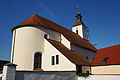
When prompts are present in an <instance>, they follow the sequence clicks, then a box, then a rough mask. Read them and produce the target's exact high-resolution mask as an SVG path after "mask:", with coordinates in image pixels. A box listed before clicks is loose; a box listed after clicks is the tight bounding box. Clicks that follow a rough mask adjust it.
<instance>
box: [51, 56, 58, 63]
mask: <svg viewBox="0 0 120 80" xmlns="http://www.w3.org/2000/svg"><path fill="white" fill-rule="evenodd" d="M51 64H52V65H57V64H59V55H56V56H52V57H51Z"/></svg>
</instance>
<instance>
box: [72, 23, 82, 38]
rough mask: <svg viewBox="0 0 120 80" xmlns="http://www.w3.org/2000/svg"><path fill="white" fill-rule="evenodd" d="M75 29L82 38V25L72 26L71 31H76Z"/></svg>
mask: <svg viewBox="0 0 120 80" xmlns="http://www.w3.org/2000/svg"><path fill="white" fill-rule="evenodd" d="M76 30H78V34H79V35H80V36H81V37H82V38H83V29H82V25H78V26H74V27H72V31H73V32H75V33H76Z"/></svg>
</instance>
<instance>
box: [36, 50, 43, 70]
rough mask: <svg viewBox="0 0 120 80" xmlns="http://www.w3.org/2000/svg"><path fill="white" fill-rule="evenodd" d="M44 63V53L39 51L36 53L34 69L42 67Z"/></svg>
mask: <svg viewBox="0 0 120 80" xmlns="http://www.w3.org/2000/svg"><path fill="white" fill-rule="evenodd" d="M41 64H42V54H41V53H39V52H37V53H35V55H34V69H36V68H41Z"/></svg>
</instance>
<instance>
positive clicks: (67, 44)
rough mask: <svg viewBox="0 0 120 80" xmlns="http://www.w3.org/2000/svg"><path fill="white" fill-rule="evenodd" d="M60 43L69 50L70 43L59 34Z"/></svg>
mask: <svg viewBox="0 0 120 80" xmlns="http://www.w3.org/2000/svg"><path fill="white" fill-rule="evenodd" d="M61 43H62V44H64V45H65V46H66V47H67V48H68V49H70V42H69V41H68V40H67V39H66V38H65V37H64V36H63V35H62V34H61Z"/></svg>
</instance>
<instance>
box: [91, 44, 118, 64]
mask: <svg viewBox="0 0 120 80" xmlns="http://www.w3.org/2000/svg"><path fill="white" fill-rule="evenodd" d="M107 57H108V60H107V61H106V63H105V64H102V61H103V60H104V59H105V58H107ZM112 64H120V44H119V45H115V46H111V47H107V48H102V49H98V50H97V53H96V56H95V58H94V61H93V63H92V65H112Z"/></svg>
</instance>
